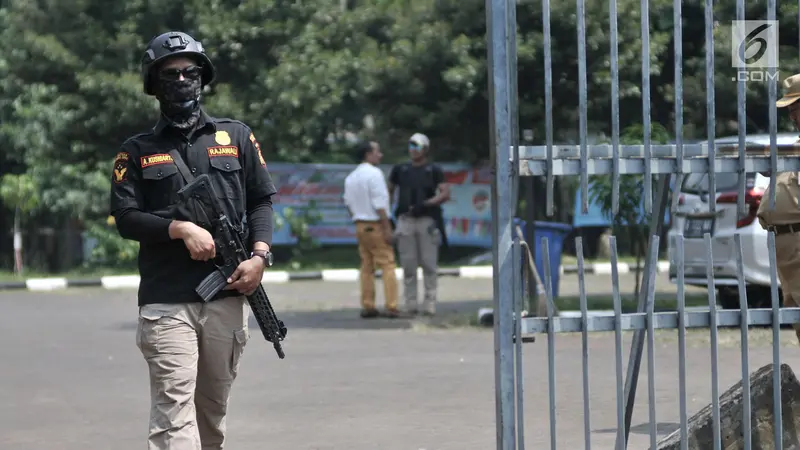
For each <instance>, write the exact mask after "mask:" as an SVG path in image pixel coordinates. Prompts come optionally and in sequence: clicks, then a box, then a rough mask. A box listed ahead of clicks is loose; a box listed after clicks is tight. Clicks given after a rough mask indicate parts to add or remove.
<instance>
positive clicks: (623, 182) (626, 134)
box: [589, 123, 670, 227]
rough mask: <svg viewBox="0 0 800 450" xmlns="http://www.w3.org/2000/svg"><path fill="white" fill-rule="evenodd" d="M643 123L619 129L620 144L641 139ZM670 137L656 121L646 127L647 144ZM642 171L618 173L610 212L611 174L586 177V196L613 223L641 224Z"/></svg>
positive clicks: (644, 215) (643, 214) (644, 221)
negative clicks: (616, 203)
mask: <svg viewBox="0 0 800 450" xmlns="http://www.w3.org/2000/svg"><path fill="white" fill-rule="evenodd" d="M643 136H644V126H643V125H631V126H629V127H627V128H625V130H623V132H622V133H620V138H619V142H620V144H621V145H637V144H642V143H643ZM669 140H670V135H669V132H668V131H667V129H666V128H665V127H664V126H663V125H661V124H659V123H652V124H651V127H650V142H651V144H666V143H667V142H669ZM644 180H645V177H644V175H639V174H636V175H620V177H619V179H618V180H617V181H618V183H619V210H618V213H617V214H616V215H615V214H614V213H613V204H612V200H613V196H612V192H613V191H612V188H613V183H612V181H613V180H612V179H611V175H594V176H591V177H589V183H590V185H591V189H590V190H589V198H590V199H591V201H593V202H596V203H597V204H598V205H599V206H600V210H601V211H602V212H603V215H604V216H606V218H608V219H609V220H611V221H612V222H613V223H614V224H615V226H619V227H623V226H645V225H647V223H648V222H649V220H650V216H651V215H650V214H647V213H646V210H645V208H644V207H643V205H644V199H645V197H644V191H645V189H644ZM651 183H652V187H653V189H652V190H653V194H654V192H655V187H656V177H655V176H654V177H652V179H651Z"/></svg>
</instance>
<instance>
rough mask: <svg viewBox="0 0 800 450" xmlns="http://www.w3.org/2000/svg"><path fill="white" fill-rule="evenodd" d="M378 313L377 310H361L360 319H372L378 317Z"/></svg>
mask: <svg viewBox="0 0 800 450" xmlns="http://www.w3.org/2000/svg"><path fill="white" fill-rule="evenodd" d="M379 315H380V313H379V312H378V310H377V309H362V310H361V318H362V319H372V318H373V317H378V316H379Z"/></svg>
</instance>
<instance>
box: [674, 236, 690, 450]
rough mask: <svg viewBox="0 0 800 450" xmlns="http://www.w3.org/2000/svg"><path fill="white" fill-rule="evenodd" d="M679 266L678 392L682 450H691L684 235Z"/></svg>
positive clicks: (680, 241)
mask: <svg viewBox="0 0 800 450" xmlns="http://www.w3.org/2000/svg"><path fill="white" fill-rule="evenodd" d="M675 247H676V251H677V254H676V255H675V257H676V259H677V261H676V265H677V266H678V391H679V392H680V397H681V398H680V427H681V450H689V411H688V406H687V400H686V292H685V291H684V286H685V284H684V281H685V280H684V278H685V273H686V267H685V266H686V264H685V259H684V257H683V255H684V253H683V250H684V241H683V234H678V235H677V236H675Z"/></svg>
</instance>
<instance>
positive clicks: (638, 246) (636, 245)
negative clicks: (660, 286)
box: [629, 222, 642, 298]
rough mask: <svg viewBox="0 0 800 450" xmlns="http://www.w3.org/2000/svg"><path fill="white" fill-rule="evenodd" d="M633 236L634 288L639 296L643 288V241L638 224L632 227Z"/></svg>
mask: <svg viewBox="0 0 800 450" xmlns="http://www.w3.org/2000/svg"><path fill="white" fill-rule="evenodd" d="M629 223H630V222H629ZM631 238H632V244H633V253H634V255H635V256H636V269H635V272H634V278H635V281H636V284H635V285H634V288H633V297H634V298H639V289H641V281H640V276H641V273H642V243H641V240H640V239H639V228H638V227H637V226H633V227H632V228H631Z"/></svg>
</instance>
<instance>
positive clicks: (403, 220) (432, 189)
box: [388, 133, 450, 315]
mask: <svg viewBox="0 0 800 450" xmlns="http://www.w3.org/2000/svg"><path fill="white" fill-rule="evenodd" d="M429 149H430V140H429V139H428V137H427V136H425V135H424V134H422V133H414V135H412V136H411V138H409V140H408V153H409V156H410V159H411V160H410V161H409V162H407V163H405V164H399V165H396V166H394V167H392V170H391V172H390V173H389V183H388V184H389V197H390V198H391V197H392V196H394V190H395V188H397V189H398V190H399V191H400V193H399V195H398V200H397V207H396V208H395V211H394V215H395V217H396V218H397V225H396V227H395V236H396V238H397V253H398V255H399V256H400V265H401V266H402V267H403V295H404V296H405V302H406V309H407V311H408V312H409V313H410V314H416V313H417V312H418V310H417V305H418V302H417V267H419V266H422V276H423V286H424V288H425V289H424V291H425V294H424V295H425V296H424V297H423V301H422V314H423V315H434V314H435V313H436V288H437V285H438V276H439V274H438V272H439V246H440V245H442V244H444V245H446V244H447V235H446V234H445V229H444V221H443V218H442V206H441V205H442V203H444V202H446V201H447V200H449V199H450V187H449V186H448V184H447V183H446V182H445V178H444V171H442V168H441V167H440V166H439V165H438V164H433V163H431V162H429V161H428V151H429Z"/></svg>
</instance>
